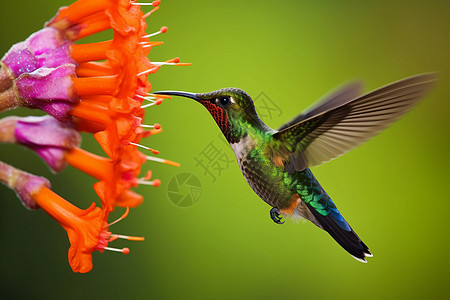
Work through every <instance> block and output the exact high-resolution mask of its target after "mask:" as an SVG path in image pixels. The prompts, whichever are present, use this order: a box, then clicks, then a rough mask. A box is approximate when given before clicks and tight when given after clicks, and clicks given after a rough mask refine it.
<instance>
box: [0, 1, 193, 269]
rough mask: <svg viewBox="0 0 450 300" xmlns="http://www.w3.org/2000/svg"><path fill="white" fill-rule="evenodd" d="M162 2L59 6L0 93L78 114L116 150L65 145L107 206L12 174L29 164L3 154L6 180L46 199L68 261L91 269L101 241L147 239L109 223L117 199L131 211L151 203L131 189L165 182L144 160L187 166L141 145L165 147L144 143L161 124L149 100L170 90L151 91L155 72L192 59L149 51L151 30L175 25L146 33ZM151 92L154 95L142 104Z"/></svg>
mask: <svg viewBox="0 0 450 300" xmlns="http://www.w3.org/2000/svg"><path fill="white" fill-rule="evenodd" d="M159 4H160V1H153V2H152V3H146V5H153V9H152V10H151V11H150V12H149V13H147V14H144V13H143V12H142V11H141V5H145V4H143V3H136V2H135V1H130V0H78V1H76V2H75V3H73V4H72V5H70V6H68V7H65V8H62V9H60V10H59V12H58V14H57V15H56V16H55V17H54V18H53V19H52V20H51V21H50V22H48V23H47V24H46V28H45V29H43V30H41V31H39V32H37V33H36V34H34V35H32V36H31V37H30V38H29V39H27V40H26V41H24V42H22V43H19V44H16V45H15V46H13V47H12V48H11V50H10V51H9V52H8V53H7V54H6V55H5V56H4V58H3V59H2V61H0V81H2V80H3V81H4V82H7V83H8V84H7V85H5V86H6V88H8V90H7V92H8V93H6V92H4V93H3V94H2V95H1V96H2V97H3V98H2V97H0V111H1V110H5V109H11V108H14V107H17V106H26V107H32V108H40V109H43V110H45V111H46V112H47V113H49V114H50V115H52V116H53V117H55V118H57V119H59V120H62V121H65V122H69V123H70V122H72V123H70V124H75V128H76V129H77V130H78V131H86V132H90V133H93V134H94V137H95V139H96V140H97V141H98V143H99V144H100V145H101V147H102V149H103V150H104V152H105V153H106V155H107V157H101V156H98V155H96V154H92V153H89V152H87V151H85V150H82V149H80V148H78V147H76V145H71V147H66V148H64V149H63V151H61V153H63V156H62V157H63V158H65V162H67V163H68V164H70V165H72V166H73V167H75V168H77V169H79V170H81V171H83V172H85V173H87V174H89V175H91V176H93V177H94V178H96V179H98V180H99V181H98V182H97V183H96V184H94V189H95V191H96V192H97V194H98V196H99V197H100V199H101V204H102V207H101V208H100V207H96V206H95V203H92V205H91V206H90V207H89V208H88V209H86V210H81V209H79V208H77V207H76V206H74V205H72V204H71V203H70V202H67V201H66V200H64V199H63V198H61V197H59V196H58V195H57V194H55V193H53V192H52V191H51V190H50V187H49V183H48V182H47V181H45V180H44V179H42V178H40V177H37V176H34V175H31V174H28V173H23V176H22V177H20V178H23V180H22V179H21V180H11V179H10V178H9V177H11V176H10V174H16V173H18V172H20V171H18V170H16V169H14V168H12V167H11V166H9V165H6V164H0V182H2V183H4V184H7V185H8V186H10V187H11V188H13V189H15V190H16V191H17V193H18V195H19V197H20V198H21V200H22V202H23V203H24V205H25V206H26V207H28V208H30V209H35V208H38V207H40V208H43V209H44V210H45V211H46V212H47V213H48V214H49V215H50V216H52V217H53V218H54V219H55V220H56V221H58V222H59V223H60V224H61V225H62V226H63V227H64V229H66V231H67V233H68V236H69V241H70V244H71V247H70V250H69V263H70V266H71V267H72V269H73V271H74V272H81V273H85V272H88V271H90V270H91V269H92V257H91V254H92V252H93V251H96V250H98V251H101V252H103V251H104V250H113V251H120V252H122V253H125V254H127V253H128V252H129V250H128V248H124V249H114V248H109V247H107V246H108V243H109V242H111V241H113V240H115V239H117V238H125V239H128V240H138V241H139V240H143V238H139V237H129V236H121V235H111V233H110V232H109V231H108V227H109V225H111V224H112V223H111V224H109V225H108V223H107V222H108V221H107V220H108V216H109V213H110V212H111V211H112V210H113V209H114V207H115V206H121V207H127V212H126V213H125V215H124V216H122V218H124V217H125V216H126V215H127V214H128V207H135V206H138V205H139V204H141V203H142V201H143V198H142V196H141V195H139V194H137V193H135V192H133V191H131V190H130V189H131V188H132V187H137V186H138V185H139V184H144V185H152V186H158V185H159V184H160V181H159V180H157V179H155V180H153V181H149V179H150V177H151V172H150V171H148V172H147V175H146V176H144V177H143V178H138V176H139V174H140V173H141V167H142V165H143V163H144V162H145V161H147V160H153V161H158V162H162V163H166V164H169V165H174V166H179V164H177V163H174V162H171V161H168V160H164V159H161V158H156V157H153V156H146V155H144V154H142V153H141V152H140V151H138V150H137V149H138V148H137V147H141V148H145V149H146V150H149V151H151V152H153V154H158V151H157V150H154V149H151V148H149V147H146V146H142V145H140V144H139V142H140V140H141V139H142V138H145V137H148V136H150V135H152V134H155V133H158V132H159V131H160V127H161V126H160V125H159V124H154V125H143V124H142V120H143V117H144V108H146V107H149V106H152V105H159V104H160V103H161V102H162V101H163V99H164V98H170V97H167V96H162V95H153V94H151V93H149V92H150V90H151V85H150V83H149V81H148V80H147V76H148V75H149V74H150V73H155V72H156V71H157V70H158V69H159V68H160V67H161V66H162V65H188V64H181V63H179V59H178V58H174V59H171V60H168V61H166V62H151V61H150V60H149V59H148V58H147V55H148V54H149V51H150V49H151V48H152V47H154V46H157V45H160V44H161V42H151V41H150V40H149V38H150V37H152V36H154V35H156V34H159V33H164V32H165V31H167V28H166V27H162V28H161V29H160V30H159V31H158V32H156V33H153V34H148V35H147V34H146V33H145V29H146V22H145V18H147V17H148V16H150V14H151V13H152V12H154V11H155V10H157V9H158V8H159V6H158V5H159ZM108 29H112V30H113V31H114V37H113V39H112V40H110V41H102V42H97V43H93V44H74V42H75V41H77V40H79V39H82V38H84V37H86V36H89V35H92V34H95V33H98V32H101V31H104V30H108ZM49 41H51V42H49ZM143 101H148V102H149V103H147V104H145V105H142V102H143ZM145 128H147V129H145ZM148 128H150V129H148ZM5 141H6V140H5ZM8 141H9V140H8ZM58 145H59V144H58ZM38 146H41V145H38ZM44 146H48V145H44ZM62 163H64V162H62ZM58 170H59V169H58ZM20 174H22V173H20ZM122 218H120V219H122ZM113 223H114V222H113Z"/></svg>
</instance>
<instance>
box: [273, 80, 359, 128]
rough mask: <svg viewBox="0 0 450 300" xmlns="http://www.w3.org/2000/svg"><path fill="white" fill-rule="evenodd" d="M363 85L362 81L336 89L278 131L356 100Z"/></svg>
mask: <svg viewBox="0 0 450 300" xmlns="http://www.w3.org/2000/svg"><path fill="white" fill-rule="evenodd" d="M362 88H363V84H362V82H360V81H354V82H350V83H347V84H345V85H343V86H341V87H338V88H336V89H335V90H334V91H332V92H331V93H329V94H328V95H325V96H324V97H322V98H321V99H319V100H317V101H316V103H314V104H313V105H311V106H310V107H309V108H307V109H306V110H305V111H303V112H302V113H301V114H299V115H298V116H296V117H295V118H293V119H292V120H290V121H289V122H287V123H285V124H283V125H281V126H280V127H279V128H278V129H277V130H278V131H281V130H283V129H285V128H288V127H291V126H292V125H295V124H297V123H300V122H301V121H303V120H306V119H308V118H310V117H312V116H315V115H318V114H320V113H322V112H326V111H329V110H330V109H333V108H336V107H338V106H341V105H344V104H346V103H348V102H349V101H351V100H353V99H355V98H356V97H358V96H359V95H361V94H362Z"/></svg>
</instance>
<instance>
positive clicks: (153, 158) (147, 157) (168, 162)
mask: <svg viewBox="0 0 450 300" xmlns="http://www.w3.org/2000/svg"><path fill="white" fill-rule="evenodd" d="M145 158H146V159H147V160H151V161H156V162H160V163H163V164H166V165H170V166H174V167H179V166H180V164H179V163H177V162H174V161H171V160H168V159H163V158H159V157H154V156H146V157H145Z"/></svg>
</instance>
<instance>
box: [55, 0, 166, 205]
mask: <svg viewBox="0 0 450 300" xmlns="http://www.w3.org/2000/svg"><path fill="white" fill-rule="evenodd" d="M155 4H157V3H155ZM158 4H159V3H158ZM143 16H144V14H143V13H142V11H141V9H140V6H139V5H133V3H132V2H130V1H128V0H97V1H92V0H79V1H77V2H75V3H74V4H72V5H71V6H69V7H67V8H63V9H61V10H60V11H59V13H58V14H57V15H56V16H55V17H54V18H53V20H51V21H50V22H49V23H48V24H47V26H51V27H54V28H57V29H59V30H61V31H63V32H65V35H66V37H67V38H69V39H71V40H78V39H80V38H83V37H85V36H88V35H91V34H94V33H97V32H100V31H103V30H107V29H113V30H114V38H113V40H111V41H105V42H99V43H94V44H78V45H72V46H71V47H72V58H73V59H74V60H75V61H76V62H77V63H78V64H79V65H78V67H77V69H76V77H74V78H73V83H74V87H75V89H76V91H77V94H78V96H79V97H80V98H81V101H80V102H79V104H77V105H76V106H75V107H74V109H73V110H72V111H71V112H70V113H71V114H72V115H73V116H74V117H77V118H78V120H76V122H77V125H78V128H79V129H80V130H81V129H82V130H85V131H90V132H93V133H94V136H95V138H96V139H97V141H98V142H99V143H100V145H101V146H102V148H103V150H104V151H105V153H106V154H107V155H108V156H109V159H104V158H102V157H98V156H96V155H93V154H90V153H87V152H85V151H82V150H80V149H74V150H73V151H71V152H69V153H68V154H67V155H66V159H67V161H68V163H69V164H71V165H72V166H74V167H76V168H78V169H80V170H82V171H84V172H86V173H88V174H90V175H92V176H94V177H95V178H97V179H98V180H99V181H100V182H98V183H97V184H95V186H94V188H95V190H96V192H97V194H98V195H99V197H100V198H101V200H102V205H103V207H105V208H106V209H107V210H112V209H113V208H114V206H117V205H118V206H129V207H135V206H137V205H139V204H140V203H141V202H142V196H141V195H138V194H136V193H134V192H132V191H130V190H129V189H130V188H131V187H135V186H137V185H138V182H139V181H138V179H137V176H138V175H139V173H140V168H141V166H142V164H143V163H144V162H145V161H146V160H147V159H146V156H145V155H143V154H142V153H141V152H140V151H138V150H137V149H136V145H138V143H139V140H140V138H141V137H143V136H144V134H145V133H144V132H143V130H142V128H141V127H140V125H141V122H142V118H143V115H144V109H143V108H141V104H142V101H143V99H142V98H143V97H146V96H147V95H148V92H149V91H150V90H151V85H150V83H149V82H148V80H147V75H148V73H149V72H156V70H157V69H158V68H159V66H155V65H153V64H152V63H151V62H150V60H149V59H148V58H147V55H148V53H149V51H150V48H151V47H146V48H144V46H146V45H148V44H150V41H149V39H148V38H145V37H144V36H145V35H146V33H145V29H146V23H145V20H144V18H143ZM96 60H105V61H103V62H94V61H96ZM148 70H151V71H149V72H147V71H148ZM153 152H154V153H157V152H156V151H153Z"/></svg>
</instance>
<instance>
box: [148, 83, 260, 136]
mask: <svg viewBox="0 0 450 300" xmlns="http://www.w3.org/2000/svg"><path fill="white" fill-rule="evenodd" d="M153 94H160V95H172V96H181V97H186V98H191V99H194V100H196V101H197V102H199V103H201V104H202V105H203V106H204V107H205V108H206V109H207V110H208V111H209V113H210V114H211V116H212V117H213V118H214V120H215V121H216V123H217V125H218V126H219V127H220V129H221V130H222V132H223V134H224V135H225V137H226V138H227V140H228V141H229V142H230V143H234V142H236V139H238V140H239V139H240V137H241V136H242V135H243V134H245V132H242V131H243V130H244V128H243V126H242V125H243V123H247V124H249V125H251V126H257V125H259V124H261V123H262V122H261V121H260V120H259V118H258V116H257V114H256V111H255V106H254V104H253V100H252V98H251V97H250V96H249V95H248V94H247V93H246V92H245V91H243V90H241V89H238V88H224V89H220V90H217V91H213V92H209V93H203V94H196V93H188V92H179V91H160V92H154V93H153Z"/></svg>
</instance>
